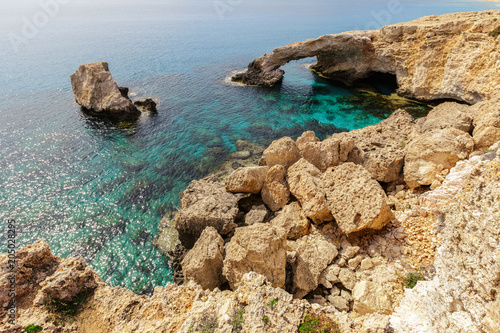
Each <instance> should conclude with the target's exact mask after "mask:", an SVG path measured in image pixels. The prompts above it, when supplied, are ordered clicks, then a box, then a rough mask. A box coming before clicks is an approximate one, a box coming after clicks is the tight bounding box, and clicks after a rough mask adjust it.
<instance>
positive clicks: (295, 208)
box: [271, 202, 311, 239]
mask: <svg viewBox="0 0 500 333" xmlns="http://www.w3.org/2000/svg"><path fill="white" fill-rule="evenodd" d="M271 225H274V226H276V227H281V228H283V229H285V231H286V234H287V238H288V239H298V238H301V237H302V236H305V235H307V234H308V233H309V227H310V225H311V222H309V219H308V218H307V217H306V216H305V214H304V212H303V211H302V208H301V207H300V205H299V203H298V202H292V203H291V204H289V205H287V206H285V208H283V210H282V211H281V213H280V214H279V215H278V216H277V217H275V218H274V219H272V220H271Z"/></svg>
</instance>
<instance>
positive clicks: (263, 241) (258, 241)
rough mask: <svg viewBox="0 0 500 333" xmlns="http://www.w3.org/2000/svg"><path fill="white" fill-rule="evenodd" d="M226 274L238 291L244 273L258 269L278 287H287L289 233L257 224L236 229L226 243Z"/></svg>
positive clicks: (230, 283) (234, 288) (257, 270)
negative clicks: (287, 240)
mask: <svg viewBox="0 0 500 333" xmlns="http://www.w3.org/2000/svg"><path fill="white" fill-rule="evenodd" d="M223 272H224V276H225V277H226V278H227V280H228V281H229V285H230V286H231V288H232V289H233V290H236V289H237V288H238V287H239V286H240V284H241V281H242V278H243V275H245V274H246V273H249V272H257V273H259V274H262V275H264V276H265V277H267V278H268V280H269V281H270V282H271V284H272V285H273V286H274V287H281V288H283V287H284V286H285V278H286V233H285V230H283V229H282V228H279V227H273V226H271V225H269V224H263V223H257V224H254V225H251V226H248V227H243V228H238V229H236V231H235V233H234V236H233V238H231V241H230V242H229V243H228V244H227V246H226V257H225V259H224V270H223Z"/></svg>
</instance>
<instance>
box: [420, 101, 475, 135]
mask: <svg viewBox="0 0 500 333" xmlns="http://www.w3.org/2000/svg"><path fill="white" fill-rule="evenodd" d="M421 119H422V121H421V123H420V126H421V127H422V132H423V133H426V132H430V131H433V130H440V129H444V128H456V129H458V130H461V131H463V132H466V133H469V134H472V129H473V126H472V111H471V107H470V106H468V105H465V104H459V103H455V102H445V103H441V104H439V105H438V106H436V107H435V108H434V109H432V111H431V112H429V114H428V115H427V116H426V117H424V118H421Z"/></svg>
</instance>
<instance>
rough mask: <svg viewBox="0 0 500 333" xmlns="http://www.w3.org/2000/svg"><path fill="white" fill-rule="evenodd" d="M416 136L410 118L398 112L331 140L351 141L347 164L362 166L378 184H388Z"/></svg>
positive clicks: (417, 131)
mask: <svg viewBox="0 0 500 333" xmlns="http://www.w3.org/2000/svg"><path fill="white" fill-rule="evenodd" d="M419 134H420V128H419V126H418V125H417V124H416V123H415V121H414V120H413V117H412V116H411V115H410V114H408V112H406V111H404V110H402V109H399V110H396V111H394V113H393V114H391V116H390V117H389V118H387V119H385V120H383V121H382V122H380V123H379V124H376V125H372V126H368V127H365V128H361V129H358V130H354V131H351V132H348V133H338V134H334V135H333V136H332V138H331V139H330V140H341V139H343V140H353V141H354V149H353V150H352V152H351V153H350V154H349V159H348V161H349V162H353V163H356V164H359V165H362V166H363V167H364V168H365V169H366V170H368V171H369V172H370V173H371V174H372V176H373V178H375V179H376V180H377V181H379V182H384V183H388V182H391V181H394V180H397V179H399V178H400V177H401V175H402V173H403V165H404V158H405V153H406V152H405V146H406V144H407V143H408V142H409V141H410V140H412V139H413V138H415V137H416V136H418V135H419Z"/></svg>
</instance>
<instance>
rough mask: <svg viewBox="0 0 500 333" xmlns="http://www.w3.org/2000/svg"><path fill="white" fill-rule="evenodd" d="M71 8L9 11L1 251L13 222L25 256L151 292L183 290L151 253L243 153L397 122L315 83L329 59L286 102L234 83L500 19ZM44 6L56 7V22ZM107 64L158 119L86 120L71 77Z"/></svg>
mask: <svg viewBox="0 0 500 333" xmlns="http://www.w3.org/2000/svg"><path fill="white" fill-rule="evenodd" d="M55 1H56V0H53V1H49V0H46V1H42V2H39V1H32V0H26V1H23V2H20V3H17V2H16V3H13V2H11V1H9V2H6V1H4V2H0V38H1V40H0V87H1V89H0V156H1V159H0V225H1V227H0V246H1V244H6V242H5V239H6V235H7V230H6V223H5V222H6V221H7V219H15V220H16V221H17V228H18V229H17V231H18V242H19V245H20V246H23V245H27V244H30V243H32V242H34V241H36V240H37V239H39V238H45V239H46V240H47V241H48V242H49V244H50V246H51V248H52V250H53V251H54V253H56V254H57V255H60V256H63V257H65V256H75V255H81V256H83V257H84V258H85V259H86V260H87V261H88V262H89V263H90V265H91V266H92V267H93V268H94V269H96V271H97V272H98V273H99V274H100V275H101V277H102V278H103V279H104V280H105V281H106V282H108V283H110V284H112V285H121V286H124V287H126V288H129V289H131V290H134V291H137V292H150V291H151V290H152V287H154V286H157V285H164V284H165V283H167V282H169V281H170V280H171V274H170V268H169V264H168V262H167V260H166V258H165V257H164V256H162V255H161V253H160V252H159V251H158V250H157V249H156V248H155V247H154V246H153V245H152V244H151V241H152V239H153V238H154V236H155V235H156V232H157V226H158V222H159V221H160V220H161V218H162V216H163V215H164V214H165V213H166V212H168V211H172V210H174V209H175V208H176V207H177V205H178V201H179V200H178V194H179V193H180V192H182V191H183V190H184V189H185V188H186V187H187V185H188V184H189V182H190V181H191V180H193V179H196V178H199V177H202V176H204V175H206V174H207V173H208V172H210V171H211V170H213V168H214V167H216V166H217V165H218V164H219V163H220V162H222V161H223V159H224V156H225V155H226V154H228V153H230V152H231V151H234V150H235V146H234V144H235V142H236V140H238V139H245V140H249V141H252V142H254V143H258V144H262V145H265V144H269V143H270V142H271V141H272V140H274V139H277V138H280V137H282V136H284V135H289V136H292V137H296V136H297V135H300V134H301V133H302V132H303V131H305V130H314V131H315V132H316V133H317V134H318V136H320V137H324V136H326V135H328V134H331V133H333V132H336V131H343V130H351V129H355V128H360V127H364V126H367V125H371V124H374V123H377V122H379V121H380V120H381V119H383V118H385V117H387V116H388V115H389V113H390V111H388V110H384V109H381V106H380V105H377V104H370V103H366V99H365V97H364V96H362V95H360V93H359V92H357V91H353V90H350V89H347V88H345V87H342V86H339V85H335V84H332V83H331V82H328V81H326V80H324V79H321V78H319V77H317V76H315V75H314V74H312V73H311V72H310V71H309V70H308V69H306V67H305V66H304V64H305V63H307V62H312V61H313V60H314V59H305V60H303V61H299V62H294V63H291V64H288V65H286V66H285V68H284V69H285V71H286V75H285V79H284V82H283V84H282V86H281V87H277V88H273V89H263V88H256V87H241V86H237V85H231V84H228V83H227V82H226V81H225V80H224V79H225V78H226V77H228V76H229V75H230V74H231V73H233V72H234V71H235V70H240V69H242V68H243V67H245V66H246V65H247V64H248V63H249V62H250V61H251V60H252V59H254V58H256V57H258V56H260V55H262V54H263V53H265V52H269V51H271V50H272V49H273V48H274V47H276V46H281V45H285V44H288V43H290V42H294V41H297V40H305V39H308V38H315V37H318V36H320V35H322V34H327V33H337V32H342V31H346V30H352V29H365V28H376V27H380V26H382V25H384V24H388V23H396V22H401V21H407V20H411V19H414V18H417V17H420V16H423V15H431V14H441V13H445V12H454V11H469V10H484V9H490V8H496V7H495V4H494V3H490V2H477V1H476V2H472V1H400V2H397V1H393V0H391V1H378V0H370V1H359V2H356V3H346V2H345V1H326V0H325V1H320V0H318V1H307V2H306V1H298V0H297V1H269V0H268V1H249V0H243V1H208V0H207V1H201V0H200V1H193V0H183V1H159V0H157V1H153V0H148V1H138V0H137V1H132V0H128V1H97V0H93V1H88V0H87V1H83V0H74V1H64V3H65V4H62V3H63V1H61V2H60V3H58V2H55ZM41 3H42V4H52V7H47V8H49V9H50V8H52V12H50V11H49V12H50V13H51V14H53V15H46V17H47V20H45V21H44V20H43V19H44V17H43V15H41V14H40V12H41V11H43V9H42V7H43V6H42V5H41ZM54 3H55V4H56V5H57V6H55V5H54ZM394 8H397V10H394ZM26 22H29V24H33V25H34V23H37V24H38V26H39V27H36V26H34V27H35V29H31V30H30V29H29V28H26ZM42 23H43V24H42ZM23 32H24V34H23ZM28 37H29V38H28ZM93 61H108V62H109V64H110V69H111V71H112V73H113V76H114V77H115V79H116V80H117V81H118V83H119V84H120V85H124V86H128V87H130V88H131V90H132V93H133V95H137V96H154V97H157V98H159V99H160V100H161V105H160V108H159V113H158V115H155V116H149V117H143V118H141V119H140V120H139V121H138V122H137V123H135V124H128V125H126V126H125V124H116V123H109V122H107V121H104V120H99V119H96V118H92V117H88V116H86V115H84V114H83V113H81V112H80V109H79V107H78V105H76V103H75V102H74V99H73V94H72V92H71V87H70V82H69V75H70V74H71V73H72V72H74V71H75V70H76V69H77V68H78V66H79V65H80V64H83V63H89V62H93ZM379 88H380V89H382V91H385V89H384V87H382V86H380V87H379ZM2 250H3V249H1V248H0V251H1V252H3V251H2Z"/></svg>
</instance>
